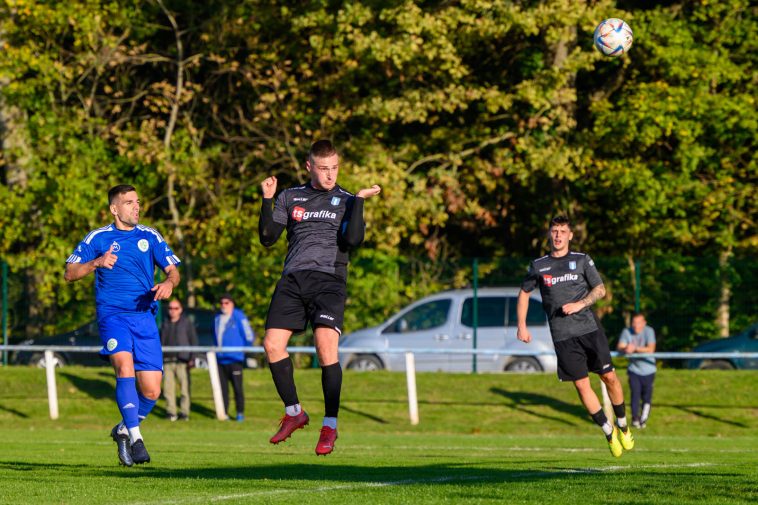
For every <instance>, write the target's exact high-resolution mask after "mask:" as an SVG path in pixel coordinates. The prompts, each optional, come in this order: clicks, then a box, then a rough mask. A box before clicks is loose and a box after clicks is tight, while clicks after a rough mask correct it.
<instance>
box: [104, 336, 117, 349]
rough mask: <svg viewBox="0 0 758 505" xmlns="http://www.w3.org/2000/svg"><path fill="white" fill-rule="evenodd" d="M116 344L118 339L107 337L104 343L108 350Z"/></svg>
mask: <svg viewBox="0 0 758 505" xmlns="http://www.w3.org/2000/svg"><path fill="white" fill-rule="evenodd" d="M116 346H118V340H116V339H115V338H109V339H108V342H107V343H106V344H105V347H106V348H107V349H108V350H109V351H112V350H113V349H115V348H116Z"/></svg>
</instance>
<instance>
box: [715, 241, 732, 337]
mask: <svg viewBox="0 0 758 505" xmlns="http://www.w3.org/2000/svg"><path fill="white" fill-rule="evenodd" d="M731 258H732V247H731V246H730V247H727V248H726V249H725V250H723V251H721V253H720V254H719V277H720V281H721V292H720V293H719V306H718V309H716V325H717V326H718V329H719V335H720V336H721V337H728V336H729V301H730V299H731V298H732V282H731V280H730V275H729V273H730V269H731V267H730V265H729V260H731Z"/></svg>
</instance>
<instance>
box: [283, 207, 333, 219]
mask: <svg viewBox="0 0 758 505" xmlns="http://www.w3.org/2000/svg"><path fill="white" fill-rule="evenodd" d="M292 219H294V220H295V221H307V220H308V219H337V214H336V213H335V212H330V211H328V210H319V211H312V212H309V211H306V210H305V209H304V208H302V207H295V208H293V209H292Z"/></svg>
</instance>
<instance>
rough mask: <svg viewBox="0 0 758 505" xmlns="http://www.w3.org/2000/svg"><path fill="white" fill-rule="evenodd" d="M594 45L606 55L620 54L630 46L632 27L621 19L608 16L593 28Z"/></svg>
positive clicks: (632, 37) (632, 38)
mask: <svg viewBox="0 0 758 505" xmlns="http://www.w3.org/2000/svg"><path fill="white" fill-rule="evenodd" d="M594 40H595V47H596V48H597V50H598V51H600V52H601V53H603V54H604V55H606V56H621V55H622V54H624V53H626V52H627V51H629V48H630V47H632V41H633V40H634V36H633V35H632V29H631V28H629V25H628V24H626V23H625V22H624V21H623V20H622V19H617V18H610V19H606V20H605V21H603V22H601V23H600V24H599V25H597V28H595V35H594Z"/></svg>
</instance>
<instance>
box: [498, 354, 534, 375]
mask: <svg viewBox="0 0 758 505" xmlns="http://www.w3.org/2000/svg"><path fill="white" fill-rule="evenodd" d="M505 371H506V372H522V373H532V372H541V371H542V365H540V362H539V361H537V360H536V359H534V358H529V357H524V358H516V359H514V360H513V361H511V362H510V363H508V364H507V365H506V366H505Z"/></svg>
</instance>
